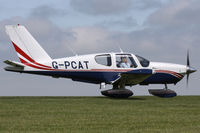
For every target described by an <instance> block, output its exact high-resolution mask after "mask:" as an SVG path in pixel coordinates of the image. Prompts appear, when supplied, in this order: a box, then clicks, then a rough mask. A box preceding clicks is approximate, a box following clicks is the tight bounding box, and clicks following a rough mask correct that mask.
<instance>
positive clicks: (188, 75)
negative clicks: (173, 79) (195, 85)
mask: <svg viewBox="0 0 200 133" xmlns="http://www.w3.org/2000/svg"><path fill="white" fill-rule="evenodd" d="M189 77H190V74H189V73H188V74H187V88H188V84H189Z"/></svg>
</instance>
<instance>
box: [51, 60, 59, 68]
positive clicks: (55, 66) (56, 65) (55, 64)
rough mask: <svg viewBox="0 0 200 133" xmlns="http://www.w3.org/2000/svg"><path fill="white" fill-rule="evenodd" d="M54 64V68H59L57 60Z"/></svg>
mask: <svg viewBox="0 0 200 133" xmlns="http://www.w3.org/2000/svg"><path fill="white" fill-rule="evenodd" d="M52 66H53V68H54V69H58V63H57V62H56V61H53V62H52Z"/></svg>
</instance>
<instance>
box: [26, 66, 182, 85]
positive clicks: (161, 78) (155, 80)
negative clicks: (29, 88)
mask: <svg viewBox="0 0 200 133" xmlns="http://www.w3.org/2000/svg"><path fill="white" fill-rule="evenodd" d="M24 73H31V74H39V75H47V76H54V77H64V78H71V79H73V80H76V81H82V82H89V83H96V84H99V83H101V82H105V83H108V84H109V83H111V81H114V80H116V79H118V78H119V74H120V73H128V74H151V73H152V70H151V69H139V70H132V71H128V72H119V71H24ZM178 81H180V79H178V78H177V77H175V76H173V75H170V74H166V73H156V74H153V75H152V76H150V77H149V78H147V79H146V80H144V81H143V82H142V83H141V84H165V83H168V84H170V83H177V82H178Z"/></svg>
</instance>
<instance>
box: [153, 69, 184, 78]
mask: <svg viewBox="0 0 200 133" xmlns="http://www.w3.org/2000/svg"><path fill="white" fill-rule="evenodd" d="M156 72H159V73H168V74H171V75H173V76H175V77H178V78H180V79H182V78H183V77H184V76H183V75H182V74H179V73H176V72H174V71H168V70H156Z"/></svg>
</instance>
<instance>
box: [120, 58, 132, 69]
mask: <svg viewBox="0 0 200 133" xmlns="http://www.w3.org/2000/svg"><path fill="white" fill-rule="evenodd" d="M119 66H120V68H130V67H131V65H130V63H129V62H128V59H127V57H121V62H120V64H119Z"/></svg>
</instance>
